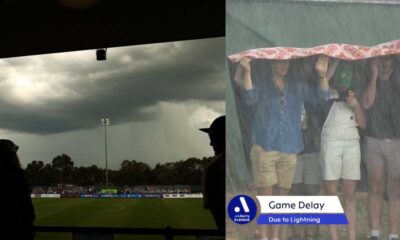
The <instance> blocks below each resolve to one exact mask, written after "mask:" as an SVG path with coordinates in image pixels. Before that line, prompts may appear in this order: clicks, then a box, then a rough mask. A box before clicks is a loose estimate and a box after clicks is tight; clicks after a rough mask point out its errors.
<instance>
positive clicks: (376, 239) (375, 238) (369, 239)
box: [368, 236, 379, 240]
mask: <svg viewBox="0 0 400 240" xmlns="http://www.w3.org/2000/svg"><path fill="white" fill-rule="evenodd" d="M368 240H379V237H375V236H369V237H368Z"/></svg>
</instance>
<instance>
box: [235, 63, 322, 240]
mask: <svg viewBox="0 0 400 240" xmlns="http://www.w3.org/2000/svg"><path fill="white" fill-rule="evenodd" d="M324 58H327V57H324V56H321V57H320V59H319V60H318V61H317V62H318V63H319V62H321V59H324ZM250 61H251V59H250V58H249V57H244V58H242V59H241V60H240V64H239V66H238V68H237V70H236V71H237V72H236V74H235V82H236V83H238V84H240V85H241V90H242V91H241V95H242V98H243V99H244V101H245V102H246V104H248V105H253V106H254V105H255V109H256V110H255V115H254V124H253V128H252V136H251V146H252V147H251V150H250V155H251V156H250V158H251V161H252V168H253V175H254V181H255V187H256V189H257V193H258V194H260V195H275V194H274V193H273V186H274V185H275V184H277V185H278V190H277V193H276V194H277V195H288V193H289V189H290V188H291V185H292V181H293V177H294V172H295V167H296V159H297V154H298V153H299V152H301V151H302V150H303V148H304V146H303V138H302V131H301V113H302V103H303V101H304V102H307V101H312V100H314V99H315V98H314V97H312V98H311V99H310V97H311V96H313V93H312V92H309V91H310V89H312V88H310V87H309V86H308V85H307V84H304V83H305V81H303V80H302V79H300V78H301V77H300V75H299V74H296V72H295V71H292V72H290V71H289V67H290V61H289V60H274V61H272V67H271V69H270V72H269V74H267V75H266V78H265V79H261V80H262V81H260V79H257V78H260V76H261V77H263V75H262V74H261V75H260V74H258V75H257V73H252V71H251V66H250ZM324 63H326V64H325V65H321V64H320V65H319V66H318V67H317V68H316V70H317V71H318V73H319V75H320V76H322V75H325V77H327V72H328V64H327V61H326V62H324ZM253 78H254V80H255V82H257V83H259V84H258V85H257V86H256V85H255V84H253ZM279 235H280V227H279V225H273V226H272V227H271V229H269V228H268V227H267V226H260V237H261V239H263V240H265V239H268V237H271V239H273V240H276V239H279Z"/></svg>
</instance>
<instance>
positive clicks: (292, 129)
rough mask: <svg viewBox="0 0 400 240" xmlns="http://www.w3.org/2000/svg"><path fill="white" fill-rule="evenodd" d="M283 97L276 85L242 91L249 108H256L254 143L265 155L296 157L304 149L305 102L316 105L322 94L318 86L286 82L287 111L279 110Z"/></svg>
mask: <svg viewBox="0 0 400 240" xmlns="http://www.w3.org/2000/svg"><path fill="white" fill-rule="evenodd" d="M281 95H282V93H281V91H280V90H279V88H278V87H277V86H275V84H271V86H269V87H268V88H267V89H260V88H257V87H256V86H254V85H253V88H252V89H251V90H248V91H246V90H243V91H242V96H243V99H244V101H245V102H246V104H248V105H255V106H256V107H255V116H254V124H253V129H252V137H251V141H252V144H257V145H260V146H261V147H263V148H264V150H266V151H279V152H284V153H295V154H297V153H299V152H301V151H303V149H304V145H303V136H302V130H301V114H302V104H303V101H304V102H306V101H310V102H316V101H318V99H319V97H318V96H319V95H320V94H319V93H318V91H316V86H310V85H309V84H306V83H304V81H298V82H295V80H294V81H293V80H288V79H286V80H285V87H284V96H285V101H286V105H285V107H281V106H280V103H279V102H280V100H281Z"/></svg>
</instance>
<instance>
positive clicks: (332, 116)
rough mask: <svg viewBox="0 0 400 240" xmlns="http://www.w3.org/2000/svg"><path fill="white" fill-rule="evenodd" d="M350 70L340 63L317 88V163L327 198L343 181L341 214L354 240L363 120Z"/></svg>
mask: <svg viewBox="0 0 400 240" xmlns="http://www.w3.org/2000/svg"><path fill="white" fill-rule="evenodd" d="M352 80H353V69H352V66H351V63H349V62H343V61H342V62H340V63H339V66H338V68H337V69H336V72H335V75H334V76H333V82H332V83H331V87H330V86H329V82H328V80H326V81H325V82H324V84H322V85H320V88H321V90H326V89H329V91H328V92H326V91H324V92H325V93H327V94H325V95H324V98H325V100H326V102H325V104H324V107H323V108H324V114H325V116H326V118H325V122H324V125H323V128H322V133H321V150H320V160H321V165H322V178H323V180H324V185H325V192H326V194H327V195H334V196H335V195H337V194H338V192H337V190H338V184H339V181H340V179H343V186H344V191H343V192H344V203H345V204H344V205H345V213H346V216H347V219H348V221H349V224H348V226H347V230H348V239H350V240H355V239H356V226H357V224H356V199H355V193H356V189H357V182H358V181H359V180H360V179H361V170H360V169H361V167H360V164H361V151H360V135H359V132H358V127H360V128H361V129H365V127H366V119H365V116H364V112H363V109H362V107H361V104H360V103H359V101H358V100H357V96H356V94H355V93H354V92H353V91H352V90H351V87H352V85H353V84H352ZM329 231H330V235H331V239H332V240H336V239H338V233H337V227H336V225H329Z"/></svg>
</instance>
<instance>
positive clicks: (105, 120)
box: [101, 118, 110, 189]
mask: <svg viewBox="0 0 400 240" xmlns="http://www.w3.org/2000/svg"><path fill="white" fill-rule="evenodd" d="M101 125H103V126H104V151H105V155H106V187H107V189H108V154H107V126H108V125H110V119H108V118H102V119H101Z"/></svg>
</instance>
